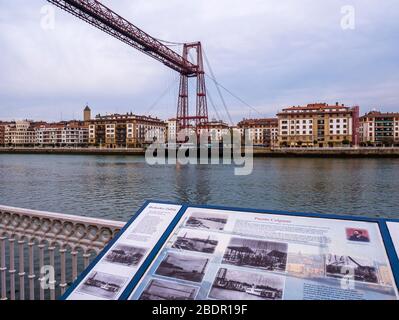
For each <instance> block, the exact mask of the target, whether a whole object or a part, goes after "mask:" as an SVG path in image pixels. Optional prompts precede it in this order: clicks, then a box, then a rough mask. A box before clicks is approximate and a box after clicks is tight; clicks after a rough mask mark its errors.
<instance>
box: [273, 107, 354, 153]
mask: <svg viewBox="0 0 399 320" xmlns="http://www.w3.org/2000/svg"><path fill="white" fill-rule="evenodd" d="M277 116H278V145H279V146H280V147H301V146H306V147H341V146H343V145H350V144H352V145H357V144H358V143H359V107H357V106H356V107H352V108H350V107H347V106H345V105H343V104H342V105H340V104H339V103H336V104H335V105H328V104H327V103H315V104H308V105H307V106H297V107H295V106H294V107H289V108H285V109H283V110H282V111H281V112H279V113H278V114H277Z"/></svg>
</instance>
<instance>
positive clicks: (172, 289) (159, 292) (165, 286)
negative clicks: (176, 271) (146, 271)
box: [139, 280, 198, 300]
mask: <svg viewBox="0 0 399 320" xmlns="http://www.w3.org/2000/svg"><path fill="white" fill-rule="evenodd" d="M197 291H198V288H196V287H192V286H187V285H184V284H179V283H176V282H170V281H163V280H151V281H150V283H149V284H148V286H147V288H146V289H145V290H144V291H143V293H142V294H141V296H140V298H139V300H194V299H195V296H196V294H197Z"/></svg>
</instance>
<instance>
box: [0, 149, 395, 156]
mask: <svg viewBox="0 0 399 320" xmlns="http://www.w3.org/2000/svg"><path fill="white" fill-rule="evenodd" d="M229 151H231V150H230V149H229V150H224V152H229ZM220 153H221V155H222V154H223V149H221V150H220ZM0 154H70V155H74V154H75V155H132V156H144V155H145V149H144V148H135V149H100V148H0ZM253 156H254V157H276V158H278V157H281V158H283V157H285V158H286V157H292V158H293V157H309V158H399V148H317V149H316V148H315V149H310V148H308V149H305V148H303V149H299V148H296V149H289V148H287V149H274V150H271V149H269V148H254V149H253Z"/></svg>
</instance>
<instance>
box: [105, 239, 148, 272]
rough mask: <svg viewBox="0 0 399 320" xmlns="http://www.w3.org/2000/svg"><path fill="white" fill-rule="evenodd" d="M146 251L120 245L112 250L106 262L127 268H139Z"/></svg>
mask: <svg viewBox="0 0 399 320" xmlns="http://www.w3.org/2000/svg"><path fill="white" fill-rule="evenodd" d="M146 251H147V250H146V249H144V248H140V247H133V246H128V245H123V244H120V245H117V246H116V247H115V248H113V249H111V252H110V253H109V254H108V255H107V256H106V257H105V261H106V262H109V263H116V264H121V265H125V266H127V267H131V266H137V265H138V264H139V262H140V261H141V260H142V259H143V257H144V255H145V253H146Z"/></svg>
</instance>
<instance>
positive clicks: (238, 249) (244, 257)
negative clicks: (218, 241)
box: [223, 237, 288, 271]
mask: <svg viewBox="0 0 399 320" xmlns="http://www.w3.org/2000/svg"><path fill="white" fill-rule="evenodd" d="M287 252H288V244H287V243H279V242H270V241H262V240H253V239H245V238H235V237H234V238H232V239H231V240H230V243H229V245H228V247H227V249H226V251H225V253H224V256H223V263H227V264H232V265H236V266H245V267H253V268H258V269H265V270H273V271H285V269H286V265H287Z"/></svg>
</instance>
